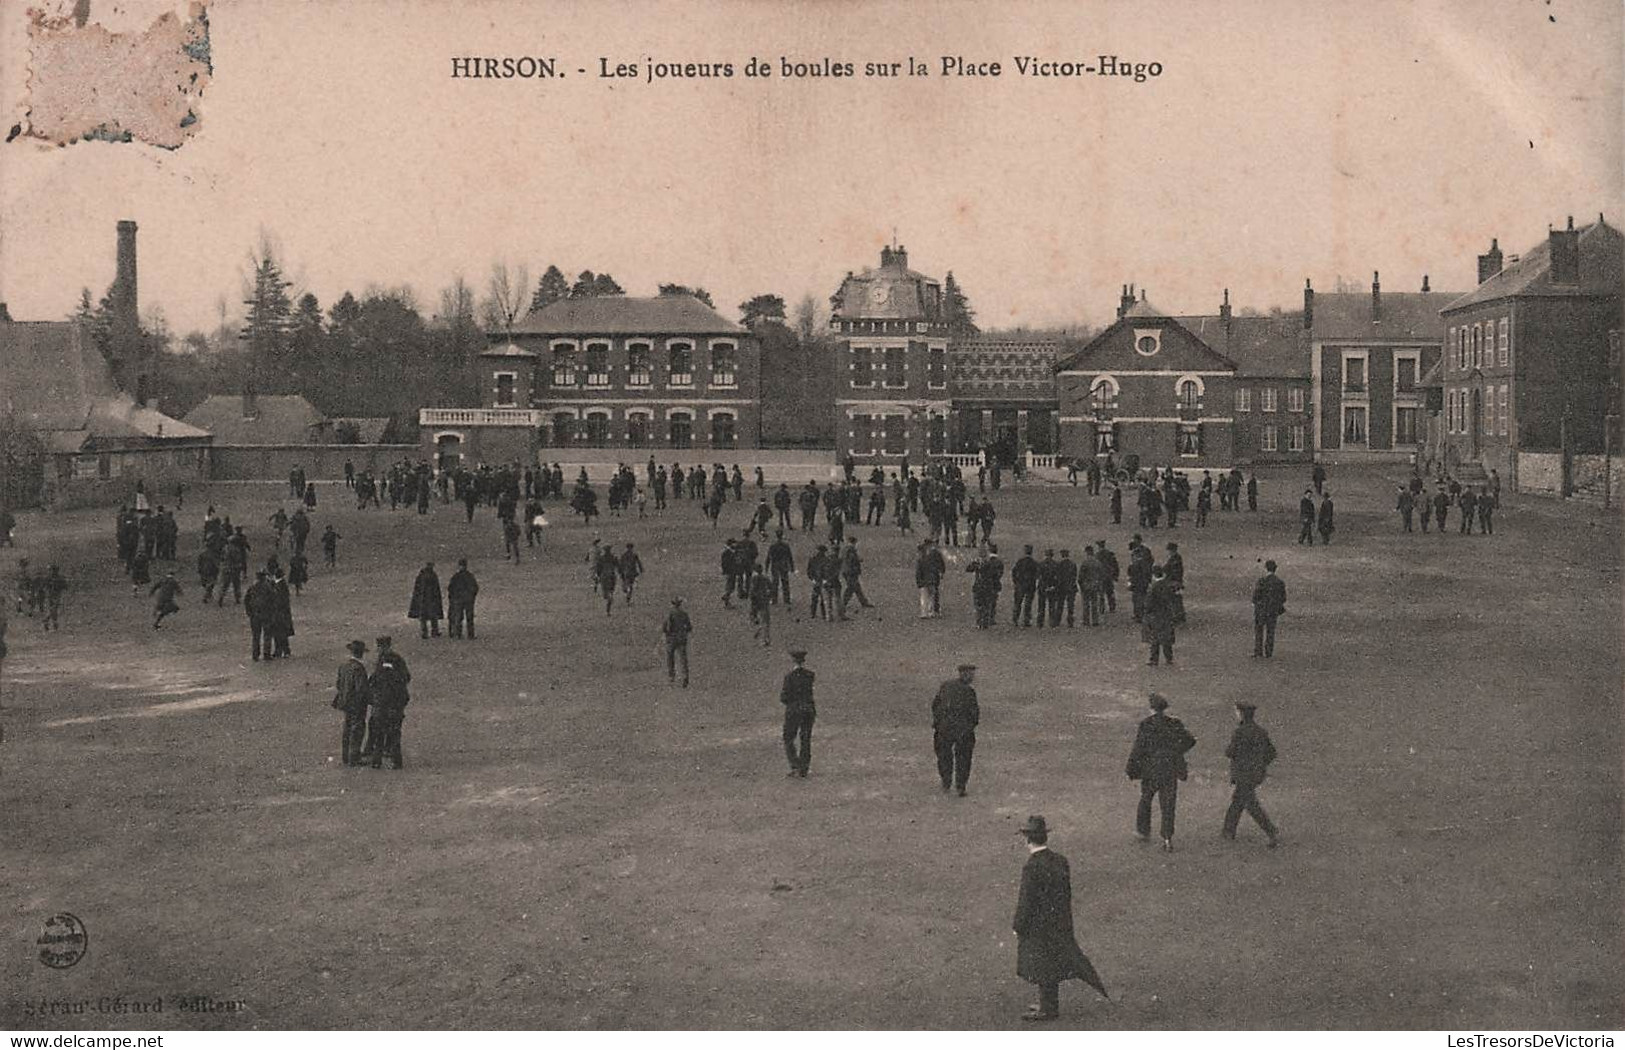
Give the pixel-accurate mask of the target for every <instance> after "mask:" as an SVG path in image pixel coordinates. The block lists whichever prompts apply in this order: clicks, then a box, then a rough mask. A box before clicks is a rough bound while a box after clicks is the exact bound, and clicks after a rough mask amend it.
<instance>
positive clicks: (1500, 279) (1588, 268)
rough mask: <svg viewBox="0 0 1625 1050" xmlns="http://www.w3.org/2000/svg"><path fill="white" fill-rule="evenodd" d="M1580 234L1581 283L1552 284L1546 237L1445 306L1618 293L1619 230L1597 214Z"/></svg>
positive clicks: (1622, 246)
mask: <svg viewBox="0 0 1625 1050" xmlns="http://www.w3.org/2000/svg"><path fill="white" fill-rule="evenodd" d="M1578 232H1579V234H1580V283H1579V284H1578V285H1572V284H1555V283H1553V281H1552V241H1551V238H1550V237H1548V238H1547V239H1546V240H1544V241H1541V242H1540V243H1539V244H1537V245H1535V246H1534V247H1533V248H1531V249H1529V250H1528V251H1527V252H1524V253H1523V255H1522V256H1520V257H1519V258H1518V261H1517V262H1515V263H1513V264H1512V265H1511V266H1508V267H1507V268H1506V269H1504V270H1502V271H1501V272H1500V273H1498V274H1496V275H1495V276H1494V277H1491V278H1490V279H1489V280H1487V281H1485V282H1484V283H1483V284H1480V285H1479V286H1478V287H1477V288H1475V289H1474V290H1473V291H1470V292H1468V293H1467V294H1465V295H1463V296H1461V297H1460V298H1457V299H1455V300H1454V301H1452V302H1451V303H1449V304H1448V305H1447V306H1444V307H1442V309H1445V310H1460V309H1462V308H1463V307H1468V306H1474V305H1476V304H1478V303H1487V302H1490V301H1492V300H1495V299H1506V298H1510V297H1512V296H1576V295H1584V296H1590V295H1618V294H1619V286H1620V280H1621V256H1622V255H1625V242H1622V241H1621V238H1620V234H1619V231H1618V230H1616V229H1614V228H1613V227H1612V226H1610V225H1608V224H1607V223H1606V222H1603V221H1602V219H1601V218H1599V219H1598V220H1597V221H1596V222H1594V223H1591V224H1590V225H1589V226H1583V227H1581V228H1580V230H1579V231H1578Z"/></svg>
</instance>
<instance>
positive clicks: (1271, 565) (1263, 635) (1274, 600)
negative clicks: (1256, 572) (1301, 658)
mask: <svg viewBox="0 0 1625 1050" xmlns="http://www.w3.org/2000/svg"><path fill="white" fill-rule="evenodd" d="M1285 611H1286V583H1285V581H1283V580H1282V579H1281V578H1280V577H1279V576H1277V575H1275V562H1273V561H1267V562H1265V563H1264V575H1262V576H1260V577H1259V578H1258V582H1257V583H1255V584H1254V585H1253V655H1254V656H1263V657H1273V656H1274V655H1275V621H1277V620H1279V619H1280V618H1281V614H1282V613H1283V612H1285Z"/></svg>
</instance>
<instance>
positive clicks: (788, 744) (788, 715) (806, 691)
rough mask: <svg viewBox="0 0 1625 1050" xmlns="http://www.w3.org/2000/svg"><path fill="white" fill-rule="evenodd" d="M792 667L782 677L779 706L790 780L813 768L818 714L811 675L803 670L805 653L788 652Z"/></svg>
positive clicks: (805, 660) (797, 650) (804, 668)
mask: <svg viewBox="0 0 1625 1050" xmlns="http://www.w3.org/2000/svg"><path fill="white" fill-rule="evenodd" d="M790 659H791V660H793V661H795V666H794V667H792V668H791V669H790V673H789V674H787V675H785V676H784V687H783V688H782V689H780V690H779V702H780V703H781V704H783V705H784V757H785V758H787V759H789V761H790V773H789V775H790V776H792V777H803V778H805V777H806V775H807V771H808V770H809V769H810V768H811V767H812V731H813V722H814V720H815V719H816V718H817V717H818V711H817V710H816V708H815V707H814V705H813V673H812V672H811V671H809V670H807V668H806V667H805V666H804V665H805V664H806V662H807V651H806V650H805V649H793V650H791V651H790Z"/></svg>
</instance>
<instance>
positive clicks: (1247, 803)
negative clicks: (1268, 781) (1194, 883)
mask: <svg viewBox="0 0 1625 1050" xmlns="http://www.w3.org/2000/svg"><path fill="white" fill-rule="evenodd" d="M1257 711H1258V705H1257V704H1254V703H1252V702H1251V701H1247V700H1241V701H1238V702H1237V704H1236V721H1237V722H1238V723H1239V724H1238V725H1237V726H1236V731H1235V732H1234V733H1232V734H1231V735H1230V746H1229V747H1227V748H1225V749H1224V757H1225V758H1228V759H1229V760H1230V783H1232V784H1234V785H1235V791H1234V792H1233V793H1232V794H1231V796H1230V808H1229V809H1228V810H1226V811H1225V814H1224V830H1223V831H1222V832H1221V834H1222V835H1223V836H1224V837H1225V838H1226V839H1229V840H1231V841H1234V840H1235V837H1236V827H1237V826H1238V825H1239V824H1240V823H1241V814H1242V813H1243V812H1244V811H1245V812H1246V813H1248V814H1249V815H1250V816H1251V817H1252V818H1253V819H1254V820H1256V821H1257V822H1258V826H1259V827H1260V828H1261V829H1263V832H1264V834H1265V835H1266V836H1268V837H1269V845H1270V849H1274V848H1275V843H1276V835H1275V825H1274V824H1272V823H1271V822H1270V818H1269V814H1267V813H1265V812H1264V807H1263V806H1262V805H1260V804H1259V802H1258V787H1259V785H1260V784H1262V783H1264V776H1265V773H1266V771H1267V770H1268V768H1269V764H1270V763H1271V762H1273V761H1275V744H1274V743H1272V742H1271V741H1270V735H1269V733H1268V732H1266V731H1265V729H1264V727H1263V726H1261V725H1259V724H1258V723H1257V722H1256V721H1254V720H1253V719H1254V715H1255V713H1256V712H1257Z"/></svg>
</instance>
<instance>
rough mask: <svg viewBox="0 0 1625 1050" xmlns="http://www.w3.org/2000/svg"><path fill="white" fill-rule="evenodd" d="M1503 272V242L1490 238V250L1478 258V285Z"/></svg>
mask: <svg viewBox="0 0 1625 1050" xmlns="http://www.w3.org/2000/svg"><path fill="white" fill-rule="evenodd" d="M1500 272H1501V242H1500V241H1499V240H1497V239H1496V238H1494V237H1491V238H1490V250H1489V251H1487V252H1485V253H1484V254H1483V255H1480V256H1479V257H1478V283H1479V284H1483V283H1484V282H1485V281H1487V280H1489V279H1490V278H1491V277H1494V276H1495V275H1496V274H1498V273H1500Z"/></svg>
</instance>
